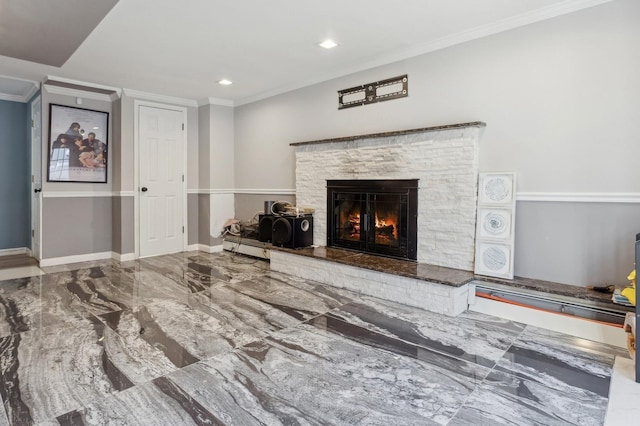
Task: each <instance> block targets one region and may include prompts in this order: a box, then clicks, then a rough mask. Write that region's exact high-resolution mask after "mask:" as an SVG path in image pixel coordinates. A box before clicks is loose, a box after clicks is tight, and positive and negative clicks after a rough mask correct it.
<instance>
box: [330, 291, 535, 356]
mask: <svg viewBox="0 0 640 426" xmlns="http://www.w3.org/2000/svg"><path fill="white" fill-rule="evenodd" d="M331 315H333V316H335V317H338V318H342V319H344V320H346V321H348V322H350V323H352V324H357V325H359V326H361V327H365V328H368V329H370V330H373V331H376V332H378V333H381V334H384V335H385V336H391V337H394V338H398V339H400V340H403V341H406V342H410V343H413V344H415V345H418V346H421V347H424V348H428V349H431V350H435V351H438V352H441V353H444V354H448V355H451V356H454V357H456V358H459V359H464V360H467V361H471V362H474V363H476V364H479V365H483V366H485V367H493V365H494V364H495V363H496V362H497V361H498V360H499V359H500V358H501V357H502V355H504V353H505V351H506V350H507V349H508V348H509V346H511V344H512V343H513V341H514V340H515V339H516V337H517V336H518V335H519V334H520V332H521V331H522V329H519V328H518V327H516V326H515V324H514V326H513V327H512V328H511V329H509V328H505V327H495V326H494V325H493V324H492V323H491V322H489V321H486V320H485V321H477V320H475V319H473V318H469V317H462V318H460V317H455V318H453V317H447V316H443V315H439V314H435V313H432V312H426V311H424V310H422V309H417V308H412V307H409V306H405V305H401V304H398V303H393V302H386V301H381V300H378V299H370V298H365V299H363V300H362V301H361V302H353V303H349V304H346V305H343V306H341V307H339V308H336V309H334V310H333V311H331Z"/></svg>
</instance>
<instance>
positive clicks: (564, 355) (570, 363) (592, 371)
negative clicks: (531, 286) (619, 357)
mask: <svg viewBox="0 0 640 426" xmlns="http://www.w3.org/2000/svg"><path fill="white" fill-rule="evenodd" d="M619 350H620V349H619V348H614V347H612V346H609V345H604V344H601V343H596V342H592V341H589V340H585V339H580V338H577V337H572V336H568V335H564V334H561V333H556V332H553V331H549V330H543V329H539V328H536V327H527V329H526V330H525V331H524V333H523V334H522V335H521V336H520V337H519V338H518V339H517V340H516V341H515V342H514V344H513V345H512V346H511V348H509V350H508V351H507V352H506V353H505V355H504V357H503V358H502V359H501V360H500V361H499V362H498V365H497V367H496V368H497V369H498V370H500V371H504V372H507V373H510V374H513V375H515V376H517V377H520V378H522V379H525V380H531V381H535V382H538V383H540V384H543V385H545V386H547V387H549V388H551V389H556V390H563V389H566V387H567V386H570V387H571V388H573V389H575V390H576V391H579V390H588V391H591V392H594V393H595V394H597V395H600V396H602V397H605V398H606V397H607V395H608V394H609V383H610V380H611V372H612V367H613V362H614V357H615V355H614V354H613V353H616V352H618V351H619ZM611 352H613V353H611Z"/></svg>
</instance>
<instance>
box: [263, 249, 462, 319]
mask: <svg viewBox="0 0 640 426" xmlns="http://www.w3.org/2000/svg"><path fill="white" fill-rule="evenodd" d="M270 257H271V270H273V271H277V272H282V273H286V274H289V275H293V276H297V277H300V278H304V279H308V280H313V281H317V282H320V283H323V284H327V285H330V286H333V287H338V288H344V289H347V290H351V291H355V292H357V293H361V294H364V295H367V296H372V297H377V298H379V299H383V300H389V301H392V302H397V303H401V304H404V305H408V306H413V307H416V308H421V309H424V310H427V311H431V312H435V313H439V314H443V315H447V316H457V315H459V314H461V313H462V312H464V311H465V310H466V309H467V306H468V297H469V287H470V284H469V281H471V280H472V278H473V274H472V273H470V272H466V271H460V270H455V269H450V268H443V267H439V266H432V265H425V264H418V263H412V262H407V261H402V260H398V259H389V258H383V257H378V256H372V255H368V254H363V253H355V252H354V253H351V252H349V251H347V250H340V249H334V248H326V247H311V248H304V249H296V250H290V249H282V248H276V247H274V248H273V249H272V250H271V253H270ZM359 258H360V259H361V260H364V259H367V260H366V261H363V262H362V263H360V264H358V263H357V259H359ZM369 259H373V261H369ZM356 265H357V266H356ZM390 265H392V266H393V267H392V268H390V267H389V266H390ZM382 268H384V269H382ZM418 277H419V278H418ZM434 280H437V281H441V282H435V281H434Z"/></svg>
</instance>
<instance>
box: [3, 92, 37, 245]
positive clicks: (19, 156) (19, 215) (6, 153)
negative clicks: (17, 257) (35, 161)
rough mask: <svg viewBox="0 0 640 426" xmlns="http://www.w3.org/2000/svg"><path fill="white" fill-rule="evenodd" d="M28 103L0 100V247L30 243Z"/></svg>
mask: <svg viewBox="0 0 640 426" xmlns="http://www.w3.org/2000/svg"><path fill="white" fill-rule="evenodd" d="M28 123H29V116H28V107H27V104H25V103H21V102H10V101H2V100H0V250H2V249H10V248H20V247H31V242H30V233H31V223H30V216H31V201H30V195H31V186H30V180H31V179H30V177H31V175H30V169H31V165H30V163H31V159H30V157H29V151H30V147H29V143H30V142H29V141H30V138H31V136H30V135H28V134H27V131H28V128H29V126H28Z"/></svg>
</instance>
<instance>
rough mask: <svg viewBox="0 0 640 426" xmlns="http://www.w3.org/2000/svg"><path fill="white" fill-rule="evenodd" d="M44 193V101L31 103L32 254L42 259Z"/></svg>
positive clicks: (36, 100) (37, 99)
mask: <svg viewBox="0 0 640 426" xmlns="http://www.w3.org/2000/svg"><path fill="white" fill-rule="evenodd" d="M41 194H42V102H41V98H40V96H38V97H37V98H36V99H34V100H33V102H32V103H31V254H32V256H33V257H35V258H36V259H38V260H39V259H40V197H41Z"/></svg>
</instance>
